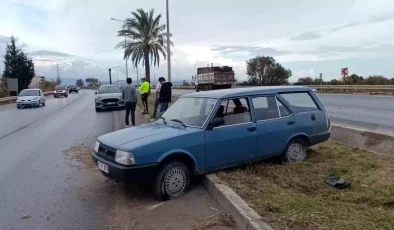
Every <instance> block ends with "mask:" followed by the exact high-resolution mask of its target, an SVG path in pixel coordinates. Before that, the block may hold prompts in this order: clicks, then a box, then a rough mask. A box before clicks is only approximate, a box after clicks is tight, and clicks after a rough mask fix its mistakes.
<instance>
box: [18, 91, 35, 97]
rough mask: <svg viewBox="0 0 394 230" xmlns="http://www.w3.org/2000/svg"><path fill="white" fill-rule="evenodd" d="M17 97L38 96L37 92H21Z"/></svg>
mask: <svg viewBox="0 0 394 230" xmlns="http://www.w3.org/2000/svg"><path fill="white" fill-rule="evenodd" d="M19 96H22V97H23V96H38V91H37V90H23V91H22V92H20V94H19Z"/></svg>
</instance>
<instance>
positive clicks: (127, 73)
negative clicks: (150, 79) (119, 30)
mask: <svg viewBox="0 0 394 230" xmlns="http://www.w3.org/2000/svg"><path fill="white" fill-rule="evenodd" d="M111 20H113V21H117V22H123V25H124V27H126V21H122V20H119V19H115V18H111ZM126 45H127V41H126V35H125V36H124V49H125V51H126ZM127 59H128V58H126V78H129V70H128V66H127Z"/></svg>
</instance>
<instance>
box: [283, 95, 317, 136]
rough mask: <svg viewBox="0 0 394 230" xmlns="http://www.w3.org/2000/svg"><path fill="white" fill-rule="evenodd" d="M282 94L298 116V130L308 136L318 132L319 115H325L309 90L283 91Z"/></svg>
mask: <svg viewBox="0 0 394 230" xmlns="http://www.w3.org/2000/svg"><path fill="white" fill-rule="evenodd" d="M280 96H281V97H282V98H283V99H284V100H285V101H286V102H287V103H288V104H289V105H290V106H291V108H292V110H293V111H294V113H295V116H296V118H295V119H296V131H297V132H298V133H304V134H306V135H307V136H313V135H314V134H315V132H316V124H317V121H318V120H317V117H321V116H324V114H323V113H322V111H321V110H320V109H319V107H318V106H317V104H316V102H315V101H314V100H313V99H312V98H311V95H310V94H309V92H307V91H305V92H303V91H300V92H289V93H281V94H280Z"/></svg>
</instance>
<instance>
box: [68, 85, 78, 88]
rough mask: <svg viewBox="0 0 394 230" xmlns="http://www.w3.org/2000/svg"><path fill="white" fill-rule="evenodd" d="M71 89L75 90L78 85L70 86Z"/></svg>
mask: <svg viewBox="0 0 394 230" xmlns="http://www.w3.org/2000/svg"><path fill="white" fill-rule="evenodd" d="M69 88H70V89H74V88H77V86H76V85H70V86H69Z"/></svg>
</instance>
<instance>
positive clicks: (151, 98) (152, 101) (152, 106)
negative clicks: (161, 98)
mask: <svg viewBox="0 0 394 230" xmlns="http://www.w3.org/2000/svg"><path fill="white" fill-rule="evenodd" d="M152 92H153V91H152ZM155 100H156V97H155V94H154V93H152V94H151V95H150V96H149V97H148V111H149V117H151V116H152V115H153V111H154V109H155ZM176 100H178V97H172V99H171V103H170V104H169V105H168V107H170V106H171V105H172V104H174V103H175V102H176ZM137 106H138V108H139V109H141V110H142V111H143V109H144V106H143V105H142V100H141V94H138V100H137ZM137 112H138V111H137ZM159 116H160V105H159V107H158V108H157V114H156V119H157V118H159Z"/></svg>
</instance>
